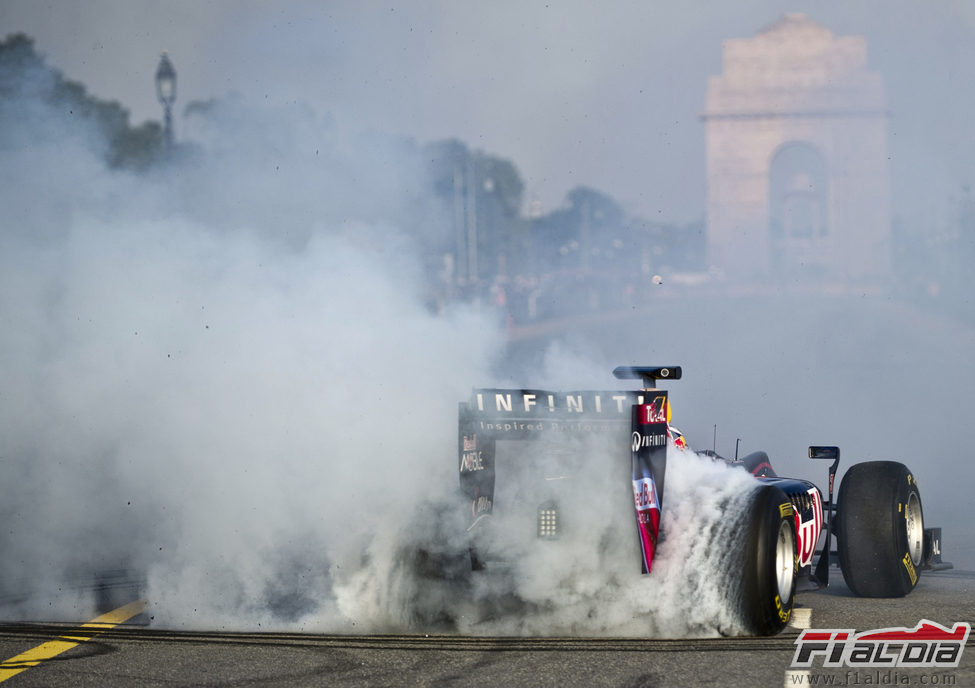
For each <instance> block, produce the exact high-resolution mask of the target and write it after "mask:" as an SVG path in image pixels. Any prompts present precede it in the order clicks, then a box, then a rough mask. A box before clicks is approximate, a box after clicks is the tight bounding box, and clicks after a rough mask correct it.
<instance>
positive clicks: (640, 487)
mask: <svg viewBox="0 0 975 688" xmlns="http://www.w3.org/2000/svg"><path fill="white" fill-rule="evenodd" d="M633 502H634V504H635V506H636V510H637V512H641V511H645V510H648V509H659V508H660V505H659V504H658V503H657V486H656V485H655V484H654V482H653V478H640V479H639V480H634V481H633ZM638 515H639V513H638Z"/></svg>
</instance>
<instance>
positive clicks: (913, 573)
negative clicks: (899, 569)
mask: <svg viewBox="0 0 975 688" xmlns="http://www.w3.org/2000/svg"><path fill="white" fill-rule="evenodd" d="M901 561H903V562H904V568H905V569H907V575H908V576H910V578H911V585H915V584H916V583H917V570H916V569H915V568H914V562H913V561H911V553H910V552H908V553H907V554H905V555H904V558H903V559H902V560H901Z"/></svg>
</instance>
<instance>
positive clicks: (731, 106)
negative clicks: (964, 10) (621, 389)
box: [703, 14, 890, 282]
mask: <svg viewBox="0 0 975 688" xmlns="http://www.w3.org/2000/svg"><path fill="white" fill-rule="evenodd" d="M866 53H867V49H866V40H865V39H864V38H863V37H862V36H834V35H833V33H832V32H831V31H830V30H829V29H827V28H826V27H824V26H822V25H820V24H817V23H816V22H814V21H812V20H811V19H809V18H808V17H806V16H805V15H802V14H787V15H785V16H784V17H783V18H782V19H780V20H779V21H778V22H776V23H774V24H772V25H771V26H769V27H767V28H766V29H764V30H762V31H760V32H759V33H758V35H756V36H755V37H754V38H747V39H729V40H727V41H725V43H724V54H723V73H722V74H721V75H720V76H714V77H711V78H710V79H709V83H708V92H707V106H706V107H707V109H706V112H705V114H704V115H703V119H704V121H705V129H706V137H707V189H708V192H707V193H708V196H707V226H708V251H709V256H708V262H709V264H710V265H711V266H712V268H715V269H717V270H718V271H720V272H721V273H723V274H724V275H726V276H728V277H735V278H744V279H764V278H767V277H773V278H776V277H778V278H781V279H790V280H791V279H795V278H799V277H802V276H803V275H805V276H809V277H811V276H815V277H817V278H826V279H830V280H834V279H843V280H848V279H852V280H854V281H863V282H875V281H879V280H882V279H884V278H885V277H887V276H888V274H889V271H890V192H889V184H888V176H887V121H886V118H887V113H886V104H885V97H884V87H883V80H882V78H881V76H880V75H879V74H877V73H874V72H871V71H869V70H868V69H867V63H866Z"/></svg>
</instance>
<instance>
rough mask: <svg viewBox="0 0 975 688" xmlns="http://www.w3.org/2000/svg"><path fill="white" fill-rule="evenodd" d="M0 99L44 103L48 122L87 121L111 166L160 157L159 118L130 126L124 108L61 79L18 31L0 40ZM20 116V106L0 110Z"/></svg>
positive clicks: (134, 165) (142, 164)
mask: <svg viewBox="0 0 975 688" xmlns="http://www.w3.org/2000/svg"><path fill="white" fill-rule="evenodd" d="M0 101H2V102H5V103H23V102H25V101H30V102H38V103H41V104H43V105H44V106H46V107H47V108H48V110H49V113H50V115H51V118H52V119H51V122H52V123H56V122H57V121H58V120H57V118H58V117H68V118H73V119H76V120H81V121H83V122H84V123H87V124H89V125H90V126H91V131H92V132H93V136H94V137H96V138H97V140H96V141H94V142H93V143H94V144H95V146H96V148H97V149H98V150H100V152H101V154H102V155H103V156H104V159H105V162H106V163H107V164H108V165H109V166H110V167H115V168H119V167H122V168H131V169H145V168H147V167H149V166H150V165H153V164H155V163H157V162H159V161H161V160H162V159H163V154H164V152H165V150H164V140H163V131H162V127H161V126H160V125H159V124H158V123H156V122H147V123H145V124H143V125H140V126H138V127H132V126H131V125H130V124H129V112H128V110H126V109H125V108H124V107H122V106H121V105H120V104H119V103H117V102H115V101H106V100H101V99H99V98H95V97H94V96H92V95H91V94H89V93H88V91H87V89H86V88H85V87H84V86H83V85H82V84H80V83H79V82H77V81H70V80H68V79H65V78H64V76H63V75H62V74H61V72H59V71H58V70H56V69H54V68H52V67H50V66H49V65H48V64H47V63H46V61H45V60H44V57H43V56H42V55H40V54H39V53H38V52H37V50H36V49H35V47H34V40H33V39H32V38H30V37H29V36H26V35H24V34H22V33H18V34H13V35H11V36H8V37H7V39H6V40H4V41H3V42H0ZM25 116H26V115H25V112H24V111H23V110H16V109H7V110H6V111H5V112H0V117H2V118H3V120H8V121H9V119H10V118H23V117H25ZM35 124H36V123H35Z"/></svg>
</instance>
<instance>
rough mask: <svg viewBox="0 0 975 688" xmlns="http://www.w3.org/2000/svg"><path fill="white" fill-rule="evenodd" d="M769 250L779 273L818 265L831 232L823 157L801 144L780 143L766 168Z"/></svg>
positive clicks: (826, 174)
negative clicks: (767, 169) (767, 170)
mask: <svg viewBox="0 0 975 688" xmlns="http://www.w3.org/2000/svg"><path fill="white" fill-rule="evenodd" d="M768 182H769V191H768V198H769V248H770V256H769V257H770V261H771V267H772V270H773V271H774V272H777V273H780V274H781V273H791V272H794V271H795V270H805V269H808V268H816V267H825V266H823V265H820V263H821V261H822V259H823V250H824V248H825V244H826V242H827V237H828V235H829V233H830V226H829V216H828V208H829V198H828V195H829V170H828V169H827V166H826V159H825V157H824V156H823V154H822V153H821V152H820V151H819V150H818V149H817V148H816V147H815V146H813V145H811V144H809V143H805V142H802V141H789V142H786V143H784V144H782V145H781V146H780V147H779V148H778V149H777V150H776V151H775V153H774V154H773V156H772V160H771V162H770V164H769V174H768Z"/></svg>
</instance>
